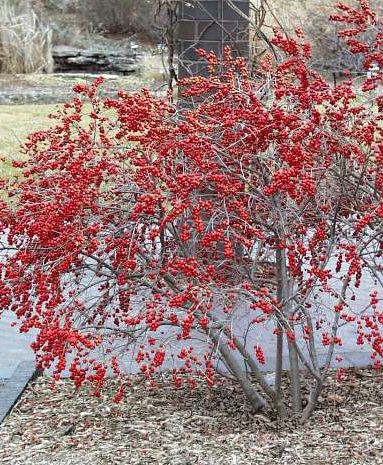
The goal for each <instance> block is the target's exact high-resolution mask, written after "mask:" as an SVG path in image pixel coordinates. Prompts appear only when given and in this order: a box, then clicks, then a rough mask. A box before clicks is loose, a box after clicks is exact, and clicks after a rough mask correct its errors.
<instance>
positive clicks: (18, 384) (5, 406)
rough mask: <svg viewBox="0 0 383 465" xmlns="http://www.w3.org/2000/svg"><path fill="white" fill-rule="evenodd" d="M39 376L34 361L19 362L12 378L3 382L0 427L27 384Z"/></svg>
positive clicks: (0, 395)
mask: <svg viewBox="0 0 383 465" xmlns="http://www.w3.org/2000/svg"><path fill="white" fill-rule="evenodd" d="M40 374H41V373H40V371H39V370H37V369H36V365H35V362H34V361H24V362H20V363H19V364H18V365H17V367H16V369H15V371H14V372H13V374H12V376H11V377H10V378H9V379H6V380H5V381H4V386H3V387H2V388H1V389H0V425H1V423H2V422H3V421H4V419H5V418H6V417H7V415H8V414H9V413H10V412H11V410H12V408H13V407H14V406H15V404H16V402H17V401H18V400H19V399H20V397H21V395H22V394H23V392H24V390H25V388H26V387H27V386H28V384H29V383H30V382H31V381H33V380H35V379H36V378H37V377H38V376H39V375H40Z"/></svg>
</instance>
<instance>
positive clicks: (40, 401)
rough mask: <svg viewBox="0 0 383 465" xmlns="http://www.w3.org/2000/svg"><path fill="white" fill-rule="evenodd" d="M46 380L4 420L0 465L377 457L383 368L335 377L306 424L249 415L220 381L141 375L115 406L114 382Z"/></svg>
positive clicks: (381, 442) (382, 460)
mask: <svg viewBox="0 0 383 465" xmlns="http://www.w3.org/2000/svg"><path fill="white" fill-rule="evenodd" d="M49 385H50V382H49V379H47V378H40V379H38V380H37V381H36V382H34V383H33V384H31V385H30V386H29V388H28V389H27V390H26V392H25V393H24V395H23V397H22V398H21V399H20V401H19V402H18V404H17V406H16V407H15V408H14V410H13V412H12V414H11V415H10V416H9V417H8V418H7V419H6V420H5V422H4V423H3V425H2V426H1V427H0V446H1V447H0V463H1V464H4V465H5V464H12V465H18V464H20V465H21V464H23V465H28V464H33V465H39V464H41V465H43V464H51V465H58V464H63V465H64V464H65V465H66V464H72V465H77V464H78V465H80V464H81V465H88V464H89V465H90V464H92V465H98V464H108V465H109V464H129V465H144V464H145V465H149V464H150V465H151V464H153V465H157V464H158V465H160V464H163V465H165V464H169V465H189V464H190V465H192V464H193V465H194V464H195V465H197V464H198V465H219V464H224V465H232V464H233V465H250V464H251V465H254V464H255V465H257V464H260V465H262V464H268V465H271V464H291V463H293V464H294V465H299V464H312V465H319V464H323V465H324V464H326V465H327V464H334V465H343V464H345V465H346V464H347V465H359V464H360V465H362V464H363V465H365V464H383V389H382V388H383V375H382V374H380V373H376V372H373V371H370V370H356V369H353V370H350V371H348V372H347V375H346V379H345V380H344V381H343V382H342V383H338V382H337V381H336V380H335V378H334V379H331V380H330V383H329V386H328V387H327V389H326V391H325V392H324V394H323V398H321V404H320V408H319V410H318V411H317V412H316V413H315V415H314V416H313V418H312V419H311V420H310V421H309V422H308V423H307V424H306V425H304V426H301V425H298V424H297V423H296V422H294V421H291V420H290V421H288V422H284V423H282V422H278V421H276V420H273V419H269V418H268V417H266V416H265V415H263V414H254V413H253V412H251V410H250V409H249V407H248V404H247V402H246V400H245V399H244V397H243V395H242V394H241V392H240V391H239V390H238V388H237V387H236V386H235V385H234V384H233V383H231V382H230V381H229V380H226V379H225V380H223V381H222V382H221V383H220V384H219V385H218V386H216V387H214V388H207V387H203V386H200V387H198V388H197V389H196V390H194V391H189V390H188V389H185V390H184V389H180V390H174V388H173V387H172V386H171V384H170V382H169V381H168V379H167V377H166V376H164V377H163V378H162V379H160V380H159V382H158V387H157V388H156V389H155V390H147V389H145V386H144V382H143V381H142V380H140V379H139V378H137V379H136V380H135V381H134V383H133V386H132V387H131V388H130V391H129V392H128V394H127V396H126V398H125V399H124V401H123V402H122V403H120V404H118V405H116V404H113V403H112V402H111V400H110V399H111V398H112V397H113V393H114V390H115V382H114V381H113V380H110V381H108V383H107V386H106V389H105V390H104V392H103V393H102V395H101V397H100V398H95V397H92V396H90V395H87V394H88V393H87V392H85V391H89V392H90V389H89V388H87V387H86V388H83V389H81V390H80V391H79V392H76V391H75V390H74V389H73V387H72V384H71V383H70V382H69V381H66V380H64V381H60V382H59V383H58V385H57V388H56V390H54V391H52V390H51V389H50V387H49Z"/></svg>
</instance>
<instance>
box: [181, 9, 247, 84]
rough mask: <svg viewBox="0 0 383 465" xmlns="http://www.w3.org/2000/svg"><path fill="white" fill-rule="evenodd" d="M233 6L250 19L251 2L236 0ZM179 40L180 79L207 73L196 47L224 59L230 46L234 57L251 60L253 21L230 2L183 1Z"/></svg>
mask: <svg viewBox="0 0 383 465" xmlns="http://www.w3.org/2000/svg"><path fill="white" fill-rule="evenodd" d="M233 3H234V5H235V6H236V7H237V8H238V9H239V10H240V11H241V12H242V13H243V14H244V15H245V16H246V17H248V16H249V8H250V6H249V3H250V2H249V0H234V1H233ZM177 38H178V40H177V43H178V54H179V76H180V77H185V76H188V75H194V74H202V75H205V74H206V73H207V69H206V64H205V63H204V62H203V61H202V60H200V59H199V57H198V55H197V54H196V52H195V49H196V48H203V49H205V50H207V51H213V52H214V53H216V54H217V55H218V56H222V52H223V49H224V47H225V46H226V45H229V46H230V47H231V49H232V51H233V54H235V55H237V56H243V57H245V58H248V54H249V22H248V20H246V18H245V17H244V16H242V15H241V14H239V13H238V12H237V11H235V10H234V9H233V8H231V7H230V6H229V5H228V4H227V2H226V0H199V1H198V0H192V1H188V2H185V1H180V4H179V23H178V34H177Z"/></svg>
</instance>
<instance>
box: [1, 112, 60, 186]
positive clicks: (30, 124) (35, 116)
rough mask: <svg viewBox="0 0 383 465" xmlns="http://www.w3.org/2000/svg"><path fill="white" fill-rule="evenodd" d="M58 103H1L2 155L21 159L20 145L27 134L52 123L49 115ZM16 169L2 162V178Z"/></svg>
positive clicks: (10, 174) (10, 158) (12, 158)
mask: <svg viewBox="0 0 383 465" xmlns="http://www.w3.org/2000/svg"><path fill="white" fill-rule="evenodd" d="M55 108H56V105H0V156H5V157H6V158H8V159H9V160H17V159H20V157H21V153H20V148H19V147H20V145H21V144H22V143H23V142H25V139H26V136H27V135H28V134H29V133H31V132H33V131H37V130H39V129H43V128H47V127H49V125H50V124H51V121H50V120H49V118H48V115H49V114H50V113H52V112H53V111H54V109H55ZM14 173H15V170H14V169H13V168H12V167H11V166H9V165H8V164H4V163H1V162H0V178H1V177H4V176H6V177H9V176H12V175H13V174H14Z"/></svg>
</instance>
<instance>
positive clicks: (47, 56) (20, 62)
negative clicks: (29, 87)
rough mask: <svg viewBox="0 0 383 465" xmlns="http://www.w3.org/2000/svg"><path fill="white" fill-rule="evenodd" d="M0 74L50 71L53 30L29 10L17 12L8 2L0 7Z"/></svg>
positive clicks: (5, 1) (4, 0) (5, 0)
mask: <svg viewBox="0 0 383 465" xmlns="http://www.w3.org/2000/svg"><path fill="white" fill-rule="evenodd" d="M0 64H1V72H2V73H9V74H16V73H35V72H42V71H45V72H48V73H50V72H52V71H53V59H52V30H51V28H50V26H47V25H45V24H43V23H42V22H41V21H40V19H39V18H38V17H37V15H36V14H35V12H34V11H33V10H32V9H31V8H26V9H21V10H18V9H16V8H15V7H14V6H13V5H12V4H11V3H10V1H9V0H2V2H1V4H0Z"/></svg>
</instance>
